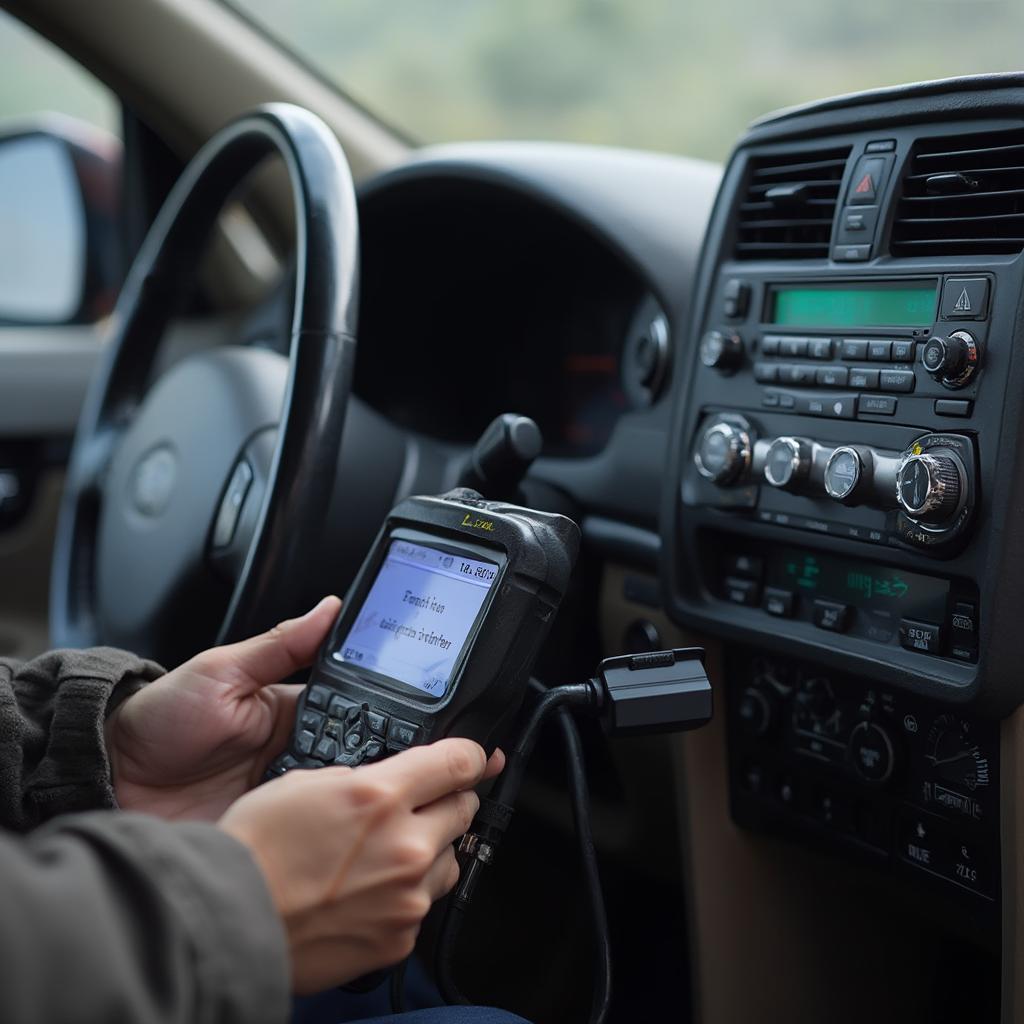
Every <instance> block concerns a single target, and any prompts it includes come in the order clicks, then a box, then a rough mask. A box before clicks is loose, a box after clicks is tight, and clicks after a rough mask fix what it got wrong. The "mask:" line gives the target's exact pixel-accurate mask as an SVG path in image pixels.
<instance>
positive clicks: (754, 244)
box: [735, 146, 850, 260]
mask: <svg viewBox="0 0 1024 1024" xmlns="http://www.w3.org/2000/svg"><path fill="white" fill-rule="evenodd" d="M849 155H850V149H849V147H848V146H846V147H841V148H833V149H824V150H813V151H810V150H798V151H796V152H789V153H780V154H777V155H773V156H769V157H764V156H762V157H756V158H755V159H754V160H753V161H752V163H751V167H750V170H749V173H748V178H747V188H746V192H745V193H744V196H743V201H742V202H741V203H740V205H739V210H738V211H737V219H736V250H735V252H736V256H737V258H738V259H746V260H753V259H784V260H787V259H788V260H798V259H815V258H821V257H826V256H828V253H829V241H830V239H831V237H832V217H833V215H834V214H835V209H836V200H837V198H838V196H839V185H840V183H841V182H842V179H843V171H845V170H846V161H847V158H848V157H849Z"/></svg>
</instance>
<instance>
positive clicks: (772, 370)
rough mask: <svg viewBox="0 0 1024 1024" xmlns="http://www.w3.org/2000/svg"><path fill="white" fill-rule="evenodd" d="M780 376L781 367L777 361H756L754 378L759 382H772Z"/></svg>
mask: <svg viewBox="0 0 1024 1024" xmlns="http://www.w3.org/2000/svg"><path fill="white" fill-rule="evenodd" d="M778 377H779V368H778V366H777V365H776V364H775V363H754V380H756V381H757V382H758V383H759V384H771V383H772V382H773V381H776V380H778Z"/></svg>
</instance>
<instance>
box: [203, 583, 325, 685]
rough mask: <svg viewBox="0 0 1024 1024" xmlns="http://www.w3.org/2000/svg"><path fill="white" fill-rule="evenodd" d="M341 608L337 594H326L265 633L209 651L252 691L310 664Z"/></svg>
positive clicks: (278, 680) (240, 682) (284, 677)
mask: <svg viewBox="0 0 1024 1024" xmlns="http://www.w3.org/2000/svg"><path fill="white" fill-rule="evenodd" d="M340 608H341V601H340V600H339V599H338V598H337V597H334V596H331V597H325V598H324V599H323V600H322V601H321V602H320V603H319V604H317V605H316V606H315V607H314V608H311V609H310V610H309V611H308V612H306V614H305V615H303V616H301V617H300V618H298V619H286V620H285V621H284V622H281V623H278V625H276V626H275V627H274V628H273V629H271V630H268V631H267V632H266V633H261V634H260V635H259V636H254V637H251V638H250V639H248V640H242V641H241V642H240V643H237V644H228V645H226V646H224V647H220V648H215V649H214V651H211V652H209V653H210V654H213V655H215V656H216V657H217V658H218V659H224V662H225V664H227V665H228V666H230V667H231V668H232V669H234V670H235V674H236V675H237V677H238V683H239V686H238V688H239V691H240V693H242V694H245V693H251V692H253V691H254V690H258V689H259V688H260V687H263V686H269V685H270V684H271V683H278V682H280V681H281V680H282V679H287V678H288V676H290V675H291V674H292V673H293V672H297V671H298V670H299V669H301V668H306V667H307V666H308V665H310V664H311V663H312V661H313V658H314V657H315V656H316V652H317V650H318V649H319V647H320V644H321V643H322V642H323V639H324V637H325V636H326V635H327V631H328V630H329V629H330V628H331V625H332V624H333V622H334V620H335V619H336V618H337V617H338V611H339V610H340Z"/></svg>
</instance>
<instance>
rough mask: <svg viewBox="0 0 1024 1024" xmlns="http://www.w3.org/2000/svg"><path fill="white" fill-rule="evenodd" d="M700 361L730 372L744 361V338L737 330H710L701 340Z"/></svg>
mask: <svg viewBox="0 0 1024 1024" xmlns="http://www.w3.org/2000/svg"><path fill="white" fill-rule="evenodd" d="M700 361H701V362H702V363H703V364H704V365H705V366H706V367H708V368H709V369H711V370H719V371H721V372H722V373H728V372H730V371H731V370H735V369H736V367H737V366H739V365H740V363H741V362H742V361H743V339H742V338H741V337H740V336H739V335H738V334H737V333H736V332H735V331H708V332H707V334H705V335H704V337H703V338H701V340H700Z"/></svg>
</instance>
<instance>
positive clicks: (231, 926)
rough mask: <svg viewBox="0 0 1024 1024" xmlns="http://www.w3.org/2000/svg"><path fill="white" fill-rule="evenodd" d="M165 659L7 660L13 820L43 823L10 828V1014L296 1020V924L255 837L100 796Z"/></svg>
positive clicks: (1, 747) (42, 1021)
mask: <svg viewBox="0 0 1024 1024" xmlns="http://www.w3.org/2000/svg"><path fill="white" fill-rule="evenodd" d="M161 672H162V669H161V668H160V667H159V666H158V665H154V664H153V663H152V662H146V661H143V660H141V659H139V658H136V657H134V656H133V655H130V654H126V653H125V652H123V651H115V650H112V649H109V648H96V649H93V650H88V651H54V652H51V653H49V654H46V655H43V656H42V657H40V658H37V659H35V660H34V661H31V662H27V663H25V664H19V663H15V662H12V661H7V660H0V830H2V829H7V830H13V832H21V833H28V834H27V835H16V834H13V832H12V831H0V902H2V904H3V912H2V913H0V1021H5V1022H6V1021H10V1022H11V1024H64V1022H69V1024H70V1022H74V1024H92V1022H95V1024H108V1022H110V1021H131V1022H132V1024H236V1022H237V1024H282V1022H283V1021H285V1020H286V1019H287V1015H288V988H289V978H288V950H287V945H286V941H285V935H284V929H283V926H282V924H281V921H280V918H279V916H278V915H277V913H276V912H275V910H274V908H273V906H272V904H271V900H270V895H269V893H268V891H267V887H266V884H265V882H264V880H263V876H262V874H261V873H260V871H259V869H258V868H257V866H256V864H255V862H254V861H253V859H252V857H251V856H250V854H249V852H248V850H247V849H246V848H245V847H244V846H243V845H242V844H241V843H238V842H236V841H235V840H234V839H232V838H231V837H230V836H228V835H227V834H226V833H224V832H221V831H220V830H219V829H218V828H216V827H215V826H213V825H207V824H198V823H195V824H193V823H187V824H186V823H175V824H172V823H168V822H164V821H160V820H158V819H156V818H149V817H146V816H143V815H138V814H125V813H115V812H112V811H110V810H108V811H105V812H104V811H101V810H95V809H96V808H111V807H113V806H114V793H113V788H112V786H111V779H110V767H109V764H108V761H107V756H106V750H105V747H104V741H103V726H104V722H105V719H106V716H107V714H108V713H109V712H110V710H111V709H112V708H113V707H115V706H116V705H117V704H118V703H119V702H120V701H121V700H123V699H125V698H126V697H127V696H130V695H131V694H132V693H133V692H135V690H137V689H138V688H139V687H141V686H143V685H145V683H146V682H147V681H149V680H151V679H153V678H155V677H156V676H158V675H159V674H160V673H161ZM90 810H91V811H93V813H70V812H83V811H90ZM57 815H62V816H61V817H57ZM51 819H53V820H51Z"/></svg>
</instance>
